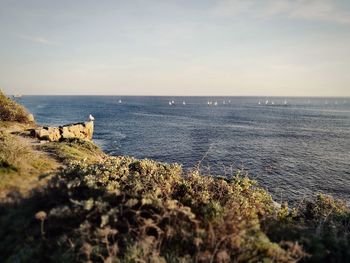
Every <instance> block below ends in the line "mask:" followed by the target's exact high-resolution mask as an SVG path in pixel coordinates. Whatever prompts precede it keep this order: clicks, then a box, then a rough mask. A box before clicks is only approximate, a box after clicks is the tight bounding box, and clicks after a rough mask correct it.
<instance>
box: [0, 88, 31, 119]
mask: <svg viewBox="0 0 350 263" xmlns="http://www.w3.org/2000/svg"><path fill="white" fill-rule="evenodd" d="M0 121H15V122H19V123H31V122H32V120H31V119H30V118H29V112H28V111H27V110H26V109H25V108H24V107H23V106H22V105H20V104H18V103H17V102H15V101H13V100H11V99H10V98H8V97H6V95H5V94H4V93H2V91H0Z"/></svg>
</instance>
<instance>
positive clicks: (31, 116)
mask: <svg viewBox="0 0 350 263" xmlns="http://www.w3.org/2000/svg"><path fill="white" fill-rule="evenodd" d="M27 119H28V121H29V122H35V119H34V115H33V114H28V116H27Z"/></svg>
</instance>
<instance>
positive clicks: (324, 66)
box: [0, 0, 350, 96]
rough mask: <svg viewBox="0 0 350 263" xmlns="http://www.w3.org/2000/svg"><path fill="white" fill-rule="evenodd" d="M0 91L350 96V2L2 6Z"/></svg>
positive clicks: (67, 0)
mask: <svg viewBox="0 0 350 263" xmlns="http://www.w3.org/2000/svg"><path fill="white" fill-rule="evenodd" d="M0 88H2V89H3V90H4V91H5V92H7V93H9V94H13V93H22V94H97V95H99V94H116V95H233V96H234V95H263V96H270V95H280V96H288V95H291V96H302V95H305V96H310V95H311V96H350V1H349V0H343V1H340V0H339V1H334V0H333V1H332V0H294V1H292V0H266V1H265V0H241V1H239V0H123V1H121V0H120V1H118V0H113V1H112V0H110V1H107V0H60V1H57V0H55V1H50V0H22V1H18V0H0Z"/></svg>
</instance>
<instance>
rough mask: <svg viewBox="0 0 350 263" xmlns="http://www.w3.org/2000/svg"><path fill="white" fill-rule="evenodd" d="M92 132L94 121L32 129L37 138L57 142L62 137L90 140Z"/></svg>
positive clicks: (62, 138)
mask: <svg viewBox="0 0 350 263" xmlns="http://www.w3.org/2000/svg"><path fill="white" fill-rule="evenodd" d="M93 132H94V122H93V121H88V122H81V123H74V124H67V125H63V126H59V127H40V128H37V129H35V130H33V136H35V137H36V138H38V139H39V140H46V141H50V142H57V141H61V140H64V139H71V138H78V139H83V140H91V139H92V135H93Z"/></svg>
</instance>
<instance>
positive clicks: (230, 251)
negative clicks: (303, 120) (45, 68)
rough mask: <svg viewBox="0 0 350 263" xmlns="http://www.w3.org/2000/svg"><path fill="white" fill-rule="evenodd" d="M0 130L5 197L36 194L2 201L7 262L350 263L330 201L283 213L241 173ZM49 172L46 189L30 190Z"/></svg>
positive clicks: (345, 233) (0, 223)
mask: <svg viewBox="0 0 350 263" xmlns="http://www.w3.org/2000/svg"><path fill="white" fill-rule="evenodd" d="M0 127H2V131H1V132H0V140H2V144H1V147H0V156H1V160H2V163H1V168H0V178H1V183H0V187H1V188H0V189H1V192H5V191H8V190H11V191H13V190H19V191H24V192H26V193H29V192H30V193H31V195H26V198H23V199H22V200H19V201H18V202H17V203H14V204H11V203H8V202H4V200H2V201H1V200H0V201H1V203H0V236H1V237H2V238H1V239H0V255H1V256H2V261H5V262H38V261H41V262H76V261H83V262H85V261H89V260H91V261H93V262H103V261H106V262H166V261H167V262H232V261H237V262H262V261H264V262H293V261H297V260H299V259H301V258H302V261H306V262H307V261H310V262H320V261H324V262H347V261H349V260H350V254H349V253H350V252H349V250H348V248H349V245H350V234H349V225H350V211H349V208H348V207H347V206H346V205H345V204H344V203H343V202H341V201H337V200H333V199H332V198H331V197H328V196H324V195H319V196H318V197H316V198H315V199H314V200H311V201H308V202H305V203H302V204H301V205H300V207H299V208H298V210H296V209H288V207H286V206H285V205H283V206H282V207H281V208H276V207H275V206H274V205H273V201H272V198H271V196H270V195H269V194H268V193H267V192H266V191H265V190H264V189H262V188H260V187H259V186H258V185H257V184H256V182H254V181H251V180H249V179H248V178H245V177H243V178H242V177H241V176H239V175H237V176H235V177H232V178H229V179H222V178H213V177H209V176H204V175H200V174H199V173H198V172H193V173H189V174H184V173H183V172H182V170H181V166H179V165H170V164H162V163H158V162H155V161H152V160H136V159H133V158H130V157H110V156H106V155H105V154H104V153H103V152H102V151H101V150H100V149H99V148H98V147H96V146H95V145H94V144H92V143H89V142H84V141H79V140H72V141H66V142H61V143H47V144H42V145H41V144H37V143H33V140H31V139H28V138H26V137H23V135H20V134H19V133H18V132H20V133H22V132H23V130H25V129H26V128H28V126H26V125H23V124H18V123H11V122H2V123H1V126H0ZM14 131H17V133H13V132H14ZM4 145H6V147H4ZM38 162H39V163H40V165H38ZM58 167H60V168H59V169H58ZM47 172H54V175H52V176H51V177H47V178H49V179H48V180H47V181H46V184H39V183H31V184H28V180H29V181H30V178H40V177H41V175H42V174H46V173H47ZM39 181H40V180H36V182H39ZM28 185H30V186H29V187H28ZM29 190H30V191H29ZM297 242H298V243H299V244H301V245H302V246H303V249H302V248H301V247H300V246H299V245H298V243H297ZM305 251H306V252H307V253H309V254H310V256H306V254H305Z"/></svg>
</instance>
